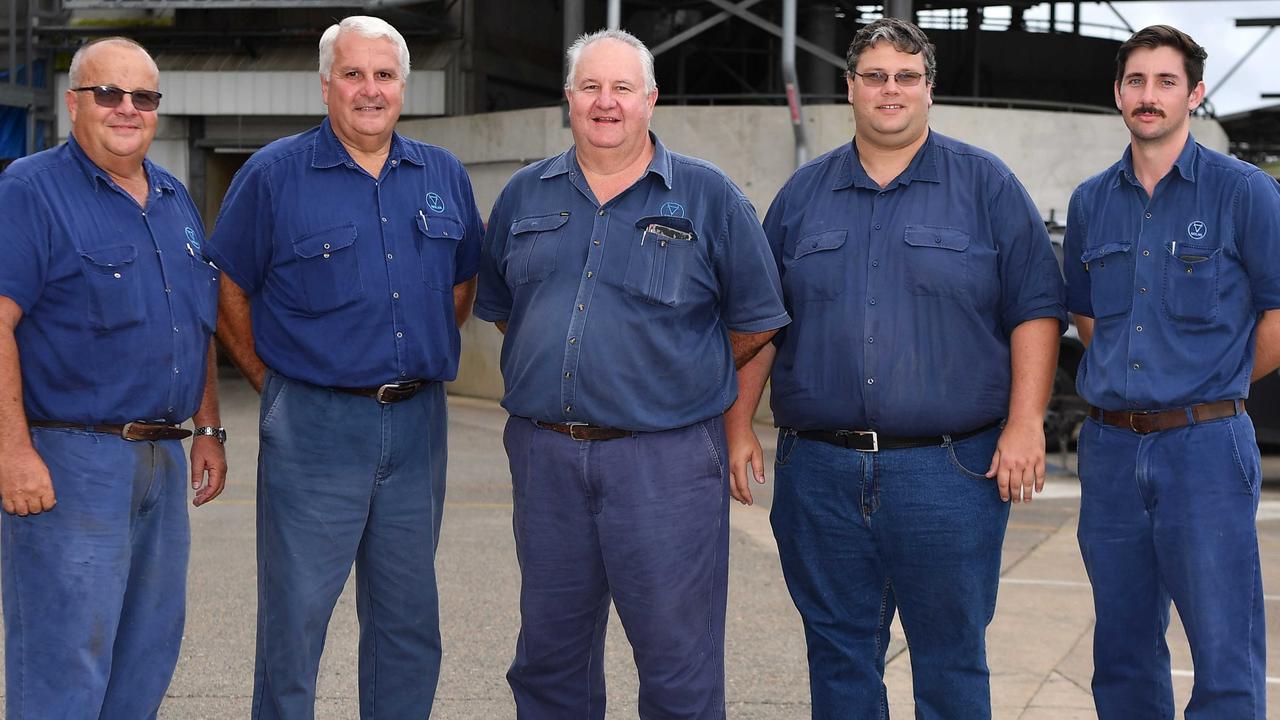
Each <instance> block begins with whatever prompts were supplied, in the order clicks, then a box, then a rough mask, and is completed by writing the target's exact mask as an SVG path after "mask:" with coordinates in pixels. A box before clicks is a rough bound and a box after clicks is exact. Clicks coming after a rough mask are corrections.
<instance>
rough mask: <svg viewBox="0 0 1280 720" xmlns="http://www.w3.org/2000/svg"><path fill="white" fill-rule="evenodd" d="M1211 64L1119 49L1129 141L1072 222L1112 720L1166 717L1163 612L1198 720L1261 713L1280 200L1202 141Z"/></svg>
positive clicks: (1101, 708)
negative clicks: (1266, 422)
mask: <svg viewBox="0 0 1280 720" xmlns="http://www.w3.org/2000/svg"><path fill="white" fill-rule="evenodd" d="M1206 57H1207V54H1206V53H1205V51H1204V48H1202V47H1200V45H1198V44H1196V42H1195V41H1194V40H1192V39H1191V37H1190V36H1188V35H1187V34H1186V33H1184V32H1182V31H1181V30H1178V29H1176V28H1173V27H1170V26H1168V25H1153V26H1151V27H1148V28H1144V29H1142V30H1139V31H1138V32H1137V33H1135V34H1134V35H1133V36H1132V37H1130V38H1129V39H1128V40H1127V41H1126V42H1125V43H1123V44H1122V45H1121V46H1120V50H1119V52H1118V53H1117V54H1116V76H1115V86H1114V90H1115V102H1116V107H1117V108H1118V109H1119V110H1120V113H1121V117H1122V118H1123V120H1124V123H1125V125H1126V126H1127V127H1128V129H1129V139H1130V142H1129V147H1128V148H1127V149H1126V150H1125V152H1124V155H1123V156H1122V157H1121V159H1120V160H1119V162H1117V163H1115V164H1114V165H1112V166H1111V167H1110V168H1108V169H1107V170H1105V171H1103V172H1102V173H1100V174H1098V175H1095V176H1094V177H1092V178H1090V179H1088V180H1086V181H1085V182H1084V183H1083V184H1081V185H1080V187H1078V188H1077V189H1076V191H1075V194H1074V195H1073V196H1072V198H1071V205H1070V208H1069V210H1068V214H1067V234H1066V239H1065V253H1066V261H1065V264H1064V267H1065V270H1066V276H1067V305H1068V308H1069V309H1070V310H1071V312H1072V314H1073V315H1074V316H1075V319H1076V324H1077V326H1078V327H1079V328H1080V339H1081V340H1082V341H1084V343H1085V355H1084V358H1083V359H1082V360H1081V362H1080V372H1079V376H1078V380H1077V384H1078V385H1079V388H1080V395H1081V397H1083V398H1084V399H1085V400H1087V401H1088V402H1089V404H1090V406H1091V408H1090V415H1089V418H1088V419H1087V420H1085V424H1084V427H1083V428H1081V430H1080V453H1079V457H1080V489H1081V498H1080V526H1079V530H1078V533H1077V534H1078V536H1079V541H1080V553H1081V555H1082V556H1083V558H1084V564H1085V568H1086V569H1087V570H1088V571H1089V581H1090V582H1091V583H1092V585H1093V600H1094V610H1095V613H1096V615H1097V624H1096V625H1095V627H1094V633H1093V666H1094V669H1093V699H1094V704H1095V705H1096V706H1097V710H1098V717H1099V718H1101V719H1102V720H1120V719H1122V718H1123V719H1125V720H1128V719H1129V718H1172V717H1173V716H1174V706H1173V683H1172V677H1171V674H1170V667H1169V648H1168V645H1166V644H1165V631H1166V630H1167V628H1168V626H1169V606H1170V602H1172V603H1173V604H1174V605H1176V606H1177V608H1178V617H1179V618H1180V619H1181V621H1182V625H1183V628H1184V629H1185V630H1186V633H1187V639H1188V640H1189V641H1190V645H1191V656H1192V660H1193V662H1194V664H1195V668H1194V669H1195V682H1194V685H1193V688H1192V692H1191V702H1190V703H1189V704H1188V705H1187V708H1186V717H1187V718H1188V720H1203V719H1206V718H1240V719H1242V720H1243V719H1245V718H1250V719H1255V720H1262V718H1264V717H1266V715H1267V713H1266V699H1267V677H1266V663H1267V653H1266V638H1267V636H1266V628H1265V618H1264V607H1263V606H1264V604H1265V598H1264V596H1263V587H1262V574H1261V566H1260V563H1259V557H1258V535H1257V528H1256V521H1257V510H1258V501H1259V493H1260V484H1261V479H1262V478H1261V458H1260V457H1259V452H1258V445H1257V439H1256V437H1255V436H1254V430H1253V422H1252V421H1251V420H1250V419H1249V416H1248V415H1247V414H1246V413H1245V398H1246V397H1247V396H1248V394H1249V384H1250V383H1251V382H1252V381H1253V380H1257V379H1259V378H1262V377H1264V376H1266V375H1267V374H1269V373H1270V372H1272V371H1274V370H1275V369H1276V367H1277V366H1280V193H1278V192H1277V188H1276V183H1275V181H1274V180H1273V179H1272V178H1271V177H1270V176H1269V175H1267V174H1266V173H1265V172H1263V171H1261V170H1259V169H1258V168H1256V167H1254V166H1253V165H1250V164H1248V163H1245V162H1241V161H1239V160H1236V159H1235V158H1231V157H1227V156H1225V155H1222V154H1220V153H1216V152H1214V151H1212V150H1210V149H1208V148H1206V147H1204V146H1202V145H1200V144H1198V143H1197V142H1196V140H1195V138H1194V137H1193V136H1192V135H1191V113H1192V112H1194V111H1195V110H1196V108H1198V107H1200V105H1201V103H1202V102H1203V101H1204V96H1205V85H1204V81H1203V77H1204V62H1205V58H1206Z"/></svg>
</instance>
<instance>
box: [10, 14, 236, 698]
mask: <svg viewBox="0 0 1280 720" xmlns="http://www.w3.org/2000/svg"><path fill="white" fill-rule="evenodd" d="M158 76H159V73H158V71H157V70H156V65H155V62H153V61H152V59H151V57H150V56H149V55H148V54H147V52H146V51H145V50H143V49H142V47H140V46H139V45H137V44H136V43H134V42H133V41H131V40H127V39H124V38H108V39H104V40H99V41H96V42H94V43H91V44H89V45H86V46H84V47H82V48H81V49H80V50H79V51H78V52H77V53H76V54H75V57H74V58H73V59H72V61H71V84H70V89H69V90H67V93H66V104H67V112H68V113H69V115H70V117H71V128H72V129H71V136H70V137H68V138H67V142H66V143H65V144H63V145H60V146H58V147H56V148H54V149H52V150H47V151H45V152H42V153H39V154H36V155H33V156H31V157H28V158H23V159H21V160H18V161H17V162H15V163H14V164H13V165H11V166H10V167H9V168H8V170H7V171H6V172H5V173H4V174H3V175H0V217H3V218H4V223H3V225H0V500H2V501H3V506H4V510H5V514H4V515H3V516H0V531H2V532H3V541H0V553H2V555H3V565H2V568H0V578H2V579H3V587H4V625H5V685H6V697H5V700H6V713H7V716H8V718H10V720H14V719H15V718H154V717H155V716H156V712H157V710H158V709H159V707H160V702H161V700H163V699H164V694H165V690H166V688H168V686H169V679H170V678H171V677H172V675H173V668H174V665H175V664H176V663H177V660H178V646H179V644H180V642H181V640H182V626H183V620H184V612H185V607H186V576H187V556H188V551H189V548H190V528H189V525H188V521H187V509H186V497H187V493H186V488H185V487H184V482H185V479H186V478H187V477H188V475H187V463H186V457H185V456H184V452H183V448H182V444H181V442H180V441H181V440H182V439H183V438H187V437H190V436H191V434H192V433H191V431H190V430H187V429H184V428H182V427H181V424H182V423H183V422H185V421H186V420H188V419H189V418H191V417H192V416H193V415H194V416H195V424H196V425H197V426H199V427H197V429H196V435H197V437H196V438H195V440H194V442H193V443H192V446H191V473H190V479H191V484H192V487H193V488H195V489H196V493H195V500H194V502H195V504H196V505H202V504H204V503H206V502H208V501H209V500H212V499H213V498H214V497H216V496H217V495H218V493H220V492H221V491H222V486H223V481H224V478H225V476H226V468H227V465H226V460H225V457H224V454H223V449H222V442H223V440H225V438H226V435H225V432H224V431H223V430H222V428H220V427H218V425H219V422H218V404H217V399H216V386H215V382H216V380H215V378H216V376H215V374H214V371H215V368H214V363H213V362H211V361H210V354H211V349H210V344H209V336H210V334H211V333H212V331H213V328H214V322H215V319H216V318H215V312H216V310H217V290H218V271H217V270H216V269H215V268H213V267H212V266H211V265H209V264H208V263H206V262H205V261H204V259H203V257H202V255H201V252H200V246H201V240H202V239H203V233H202V232H201V228H202V227H203V226H202V224H201V222H200V217H199V215H198V214H197V212H196V208H195V205H194V204H193V203H192V202H191V198H190V196H188V195H187V191H186V189H185V188H183V187H182V184H181V183H180V182H178V181H177V180H176V179H175V178H174V177H173V176H172V175H170V174H169V173H168V172H166V171H165V170H164V169H163V168H160V167H158V166H156V165H154V164H152V163H151V162H149V161H148V160H146V153H147V149H148V148H149V147H150V146H151V140H152V138H153V137H155V132H156V111H157V109H158V107H159V103H160V93H159V92H158V87H159V77H158ZM19 354H21V357H19Z"/></svg>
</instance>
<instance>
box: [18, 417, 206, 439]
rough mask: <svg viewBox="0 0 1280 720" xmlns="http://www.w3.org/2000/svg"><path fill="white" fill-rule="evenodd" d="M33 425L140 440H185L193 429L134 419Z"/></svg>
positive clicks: (51, 422) (46, 421)
mask: <svg viewBox="0 0 1280 720" xmlns="http://www.w3.org/2000/svg"><path fill="white" fill-rule="evenodd" d="M27 424H28V425H30V426H31V427H42V428H55V429H59V430H80V431H83V432H91V433H101V434H103V435H119V436H120V437H122V438H124V439H125V440H129V441H132V442H140V441H146V440H185V439H187V438H189V437H191V431H190V430H186V429H184V428H181V427H178V426H177V425H169V424H166V423H149V422H140V421H137V420H135V421H133V422H128V423H125V424H123V425H85V424H83V423H70V422H59V421H57V420H33V421H31V422H29V423H27Z"/></svg>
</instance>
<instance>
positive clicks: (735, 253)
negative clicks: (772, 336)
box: [715, 196, 791, 333]
mask: <svg viewBox="0 0 1280 720" xmlns="http://www.w3.org/2000/svg"><path fill="white" fill-rule="evenodd" d="M715 265H716V275H717V277H718V278H719V281H720V290H721V295H720V313H721V317H722V318H723V320H724V323H725V326H727V327H728V328H729V329H730V330H733V331H735V332H741V333H757V332H765V331H766V330H776V329H778V328H780V327H782V326H784V325H786V324H787V323H789V322H790V321H791V320H790V317H789V316H788V315H787V311H786V308H785V307H783V304H782V283H781V282H780V281H779V280H778V266H777V263H775V262H774V257H773V253H772V252H771V251H770V249H769V241H768V239H767V238H766V237H765V234H764V229H763V228H762V227H761V226H760V221H759V220H758V219H757V218H756V210H755V208H754V207H752V206H751V203H750V202H749V201H748V200H747V199H746V198H742V197H741V196H739V198H738V199H737V201H736V202H733V203H731V204H730V206H729V212H728V217H727V218H726V222H725V229H724V232H723V234H722V236H721V238H720V247H719V249H718V251H717V252H716V254H715Z"/></svg>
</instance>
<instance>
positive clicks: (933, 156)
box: [831, 130, 942, 190]
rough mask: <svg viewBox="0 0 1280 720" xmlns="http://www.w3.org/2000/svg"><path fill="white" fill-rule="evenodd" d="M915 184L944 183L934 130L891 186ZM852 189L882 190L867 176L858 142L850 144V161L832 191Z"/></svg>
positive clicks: (836, 180) (840, 172)
mask: <svg viewBox="0 0 1280 720" xmlns="http://www.w3.org/2000/svg"><path fill="white" fill-rule="evenodd" d="M913 182H932V183H936V182H942V178H941V176H940V175H939V174H938V147H937V144H936V143H935V142H934V133H933V130H929V134H928V136H926V137H925V140H924V144H923V145H921V146H920V149H919V150H917V151H916V154H915V157H913V158H911V163H910V164H909V165H907V169H906V170H903V171H902V174H900V175H898V177H897V178H895V179H894V181H893V182H891V183H890V185H893V184H895V183H896V184H899V185H910V184H911V183H913ZM850 187H859V188H866V189H868V190H882V189H884V188H881V187H880V185H879V184H878V183H876V181H875V180H872V179H871V176H870V175H868V174H867V171H866V169H865V168H863V167H862V162H861V161H860V160H858V144H857V143H856V142H850V143H849V161H848V162H846V163H842V164H841V165H840V168H839V170H838V172H836V179H835V183H834V184H832V186H831V189H832V190H844V189H846V188H850Z"/></svg>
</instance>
